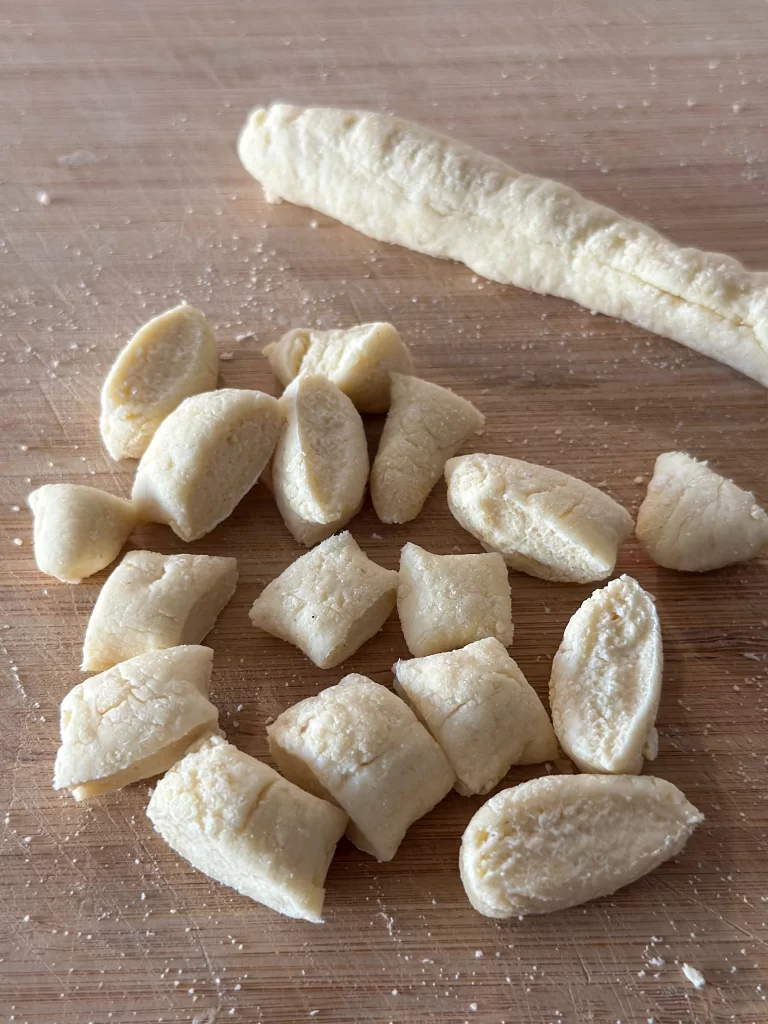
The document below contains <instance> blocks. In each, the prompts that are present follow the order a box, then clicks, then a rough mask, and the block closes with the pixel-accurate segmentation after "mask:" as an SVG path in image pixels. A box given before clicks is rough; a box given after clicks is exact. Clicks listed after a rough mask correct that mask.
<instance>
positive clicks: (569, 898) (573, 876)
mask: <svg viewBox="0 0 768 1024" xmlns="http://www.w3.org/2000/svg"><path fill="white" fill-rule="evenodd" d="M703 820H704V815H703V814H701V813H700V812H699V811H698V810H697V809H696V808H695V807H694V806H693V804H690V803H689V802H688V801H687V800H686V798H685V796H684V795H683V794H682V793H681V792H680V790H679V789H678V788H677V787H676V786H673V785H672V783H671V782H666V781H665V780H664V779H655V778H653V777H651V776H648V775H643V776H639V777H636V776H633V775H602V776H601V775H550V776H549V777H548V778H542V779H534V780H533V781H531V782H524V783H523V784H522V785H521V786H515V787H514V789H505V790H503V791H502V792H501V793H497V794H496V795H495V796H492V797H491V799H490V800H489V801H488V802H487V803H486V804H484V805H483V806H482V807H481V808H480V810H479V811H478V812H477V814H475V816H474V818H472V820H471V821H470V823H469V825H468V826H467V829H466V831H465V833H464V837H463V839H462V841H461V854H460V856H459V867H460V870H461V880H462V882H463V883H464V888H465V890H466V892H467V896H468V897H469V902H470V903H471V904H472V906H473V907H474V908H475V910H478V911H479V912H480V913H481V914H485V916H486V917H497V918H508V917H518V916H519V917H523V916H525V915H526V914H546V913H548V912H549V911H551V910H564V909H565V908H566V907H575V906H577V905H578V904H579V903H586V902H587V900H593V899H597V898H598V897H599V896H607V895H608V894H609V893H612V892H615V891H616V890H617V889H620V888H621V887H622V886H624V885H629V883H630V882H634V881H636V880H637V879H638V878H641V877H642V876H643V875H645V874H647V873H648V872H649V871H652V870H653V869H654V868H655V867H657V866H658V865H659V864H662V863H663V862H664V861H665V860H668V859H669V858H670V857H674V856H675V854H677V853H679V852H680V851H681V850H682V848H683V846H684V845H685V843H686V841H687V840H688V838H689V837H690V835H691V833H692V832H693V830H694V829H695V828H696V826H697V825H698V824H700V822H702V821H703Z"/></svg>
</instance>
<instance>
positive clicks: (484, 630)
mask: <svg viewBox="0 0 768 1024" xmlns="http://www.w3.org/2000/svg"><path fill="white" fill-rule="evenodd" d="M397 612H398V615H399V616H400V625H401V626H402V628H403V636H404V637H405V642H406V644H407V645H408V650H409V651H410V652H411V654H412V655H413V656H414V657H416V658H423V657H425V656H426V655H428V654H439V653H441V652H442V651H451V650H454V649H455V648H457V647H465V646H466V645H467V644H471V643H472V642H473V641H474V640H482V639H483V638H484V637H487V636H493V637H496V639H497V640H500V641H501V643H502V644H504V645H505V646H508V645H509V644H511V643H512V638H513V637H514V633H515V628H514V626H513V625H512V602H511V599H510V588H509V575H508V573H507V566H506V563H505V562H504V559H503V558H502V556H501V555H499V554H497V553H495V552H493V553H490V554H487V555H433V554H431V553H430V552H429V551H425V550H424V548H420V547H419V546H418V544H410V543H409V544H406V545H405V547H404V548H403V550H402V552H401V553H400V577H399V582H398V584H397Z"/></svg>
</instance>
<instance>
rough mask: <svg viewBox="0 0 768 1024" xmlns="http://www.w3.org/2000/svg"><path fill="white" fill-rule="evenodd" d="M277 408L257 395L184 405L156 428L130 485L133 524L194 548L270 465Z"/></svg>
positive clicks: (197, 399) (220, 396)
mask: <svg viewBox="0 0 768 1024" xmlns="http://www.w3.org/2000/svg"><path fill="white" fill-rule="evenodd" d="M281 423H282V418H281V415H280V407H279V405H278V403H277V400H276V399H275V398H272V397H271V395H265V394H262V392H261V391H241V390H237V389H235V388H222V389H221V390H220V391H211V392H209V393H207V394H203V395H193V396H192V398H187V399H186V400H185V401H183V402H182V403H181V405H180V406H179V407H178V409H176V410H175V411H174V412H172V413H171V414H170V416H168V418H167V419H165V420H163V422H162V423H161V424H160V426H159V427H158V429H157V431H156V433H155V436H154V437H153V438H152V441H151V442H150V445H149V447H148V448H147V450H146V452H145V453H144V455H143V456H142V459H141V462H140V463H139V467H138V469H137V470H136V479H135V480H134V484H133V500H134V502H135V503H136V508H137V511H138V514H139V518H141V519H145V520H148V521H149V522H152V523H167V524H168V525H169V526H170V527H171V529H172V530H173V532H174V533H175V534H176V535H177V536H179V537H181V539H182V540H185V541H192V540H198V538H200V537H203V536H205V534H206V533H210V531H211V530H212V529H213V528H214V527H215V526H218V524H219V523H220V522H222V520H224V519H226V518H227V516H229V515H230V514H231V513H232V511H233V510H234V508H235V506H236V505H237V504H238V503H239V502H240V500H241V499H242V498H244V497H245V495H246V494H247V493H248V491H250V489H251V488H252V487H253V485H254V484H255V483H256V481H257V480H258V478H259V474H260V473H261V471H262V470H263V469H264V467H265V466H266V465H267V463H268V462H269V460H270V458H271V456H272V452H273V451H274V449H275V445H276V444H277V438H278V436H279V434H280V427H281Z"/></svg>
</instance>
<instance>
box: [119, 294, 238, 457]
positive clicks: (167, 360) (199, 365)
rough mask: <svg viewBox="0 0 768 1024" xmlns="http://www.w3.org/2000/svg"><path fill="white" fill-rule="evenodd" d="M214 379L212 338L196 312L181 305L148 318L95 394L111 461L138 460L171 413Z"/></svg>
mask: <svg viewBox="0 0 768 1024" xmlns="http://www.w3.org/2000/svg"><path fill="white" fill-rule="evenodd" d="M218 374H219V355H218V352H217V351H216V338H215V337H214V334H213V331H212V330H211V327H210V325H209V323H208V321H207V320H206V319H205V317H204V316H203V314H202V313H201V312H200V310H199V309H195V308H194V307H193V306H187V305H186V304H183V305H181V306H176V307H175V308H174V309H169V310H167V311H166V312H165V313H161V314H160V315H159V316H156V317H154V318H153V319H152V320H150V321H149V322H148V323H146V324H144V326H143V327H142V328H141V329H140V330H139V331H138V332H137V333H136V334H135V335H134V336H133V338H131V340H130V341H129V342H128V344H127V345H126V346H125V348H124V349H123V350H122V352H121V353H120V355H119V356H118V357H117V359H116V360H115V362H114V364H113V366H112V369H111V370H110V371H109V373H108V374H107V379H106V380H105V381H104V387H103V388H102V392H101V422H100V426H101V436H102V438H103V440H104V445H105V447H106V449H107V451H108V452H109V454H110V455H111V456H112V458H113V459H140V458H141V456H142V455H143V454H144V452H145V451H146V450H147V446H148V445H149V442H150V441H151V440H152V437H153V436H154V433H155V431H156V430H157V428H158V427H159V426H160V424H161V423H162V422H163V420H164V419H165V418H166V416H168V415H170V413H172V412H173V410H174V409H175V408H176V407H177V406H178V405H180V404H181V402H183V401H184V399H185V398H189V396H190V395H197V394H200V392H202V391H213V389H214V388H215V387H216V381H217V378H218Z"/></svg>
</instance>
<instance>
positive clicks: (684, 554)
mask: <svg viewBox="0 0 768 1024" xmlns="http://www.w3.org/2000/svg"><path fill="white" fill-rule="evenodd" d="M637 537H638V540H639V541H640V543H641V544H642V545H643V547H644V548H645V550H646V551H647V552H648V554H649V555H650V556H651V558H652V559H653V560H654V562H656V564H657V565H663V566H664V567H665V568H666V569H679V570H682V571H683V572H707V571H708V570H710V569H720V568H722V567H723V566H724V565H732V564H733V563H734V562H746V561H747V560H748V559H750V558H754V557H755V556H756V555H759V554H760V553H761V552H764V551H766V550H767V549H768V515H766V513H765V511H764V510H763V509H762V508H761V507H760V506H759V505H758V504H757V502H756V501H755V498H754V495H753V494H752V493H751V492H750V491H743V490H742V489H741V488H740V487H738V486H737V485H736V484H735V483H733V481H732V480H728V479H726V477H723V476H720V474H719V473H715V471H714V470H712V469H710V468H709V466H708V465H707V463H706V462H699V461H698V460H697V459H694V458H692V457H691V456H690V455H686V454H685V453H684V452H664V454H663V455H660V456H659V457H658V459H656V466H655V468H654V471H653V478H652V479H651V482H650V483H649V485H648V493H647V494H646V496H645V500H644V501H643V504H642V505H641V506H640V511H639V512H638V515H637Z"/></svg>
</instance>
